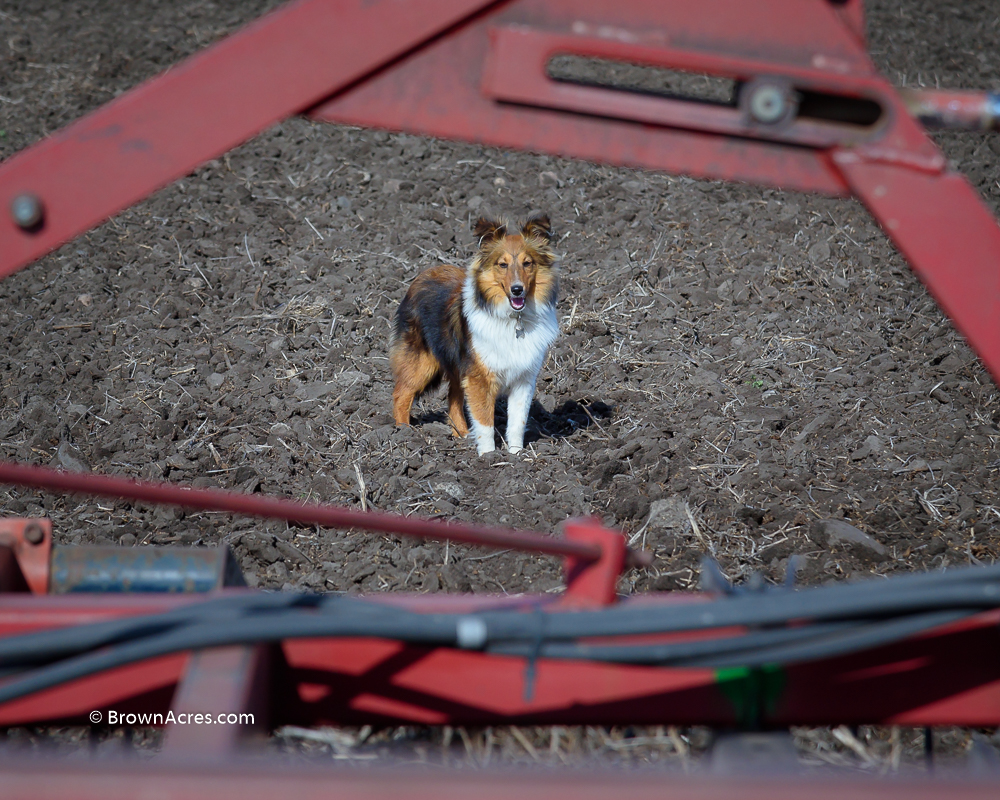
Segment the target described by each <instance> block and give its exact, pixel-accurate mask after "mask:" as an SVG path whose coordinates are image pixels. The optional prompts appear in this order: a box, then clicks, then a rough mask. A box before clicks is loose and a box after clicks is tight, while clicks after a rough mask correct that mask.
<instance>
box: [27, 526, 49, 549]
mask: <svg viewBox="0 0 1000 800" xmlns="http://www.w3.org/2000/svg"><path fill="white" fill-rule="evenodd" d="M24 539H25V541H27V542H28V544H41V543H42V542H44V541H45V531H44V530H43V529H42V526H41V525H39V524H38V523H37V522H31V523H29V524H28V525H26V526H25V528H24Z"/></svg>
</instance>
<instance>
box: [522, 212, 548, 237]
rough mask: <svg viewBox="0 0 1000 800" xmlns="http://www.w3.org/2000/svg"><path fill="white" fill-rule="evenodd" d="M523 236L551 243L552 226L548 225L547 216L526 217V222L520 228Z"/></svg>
mask: <svg viewBox="0 0 1000 800" xmlns="http://www.w3.org/2000/svg"><path fill="white" fill-rule="evenodd" d="M521 234H522V235H523V236H537V237H539V238H540V239H544V240H545V241H547V242H550V241H552V225H551V224H550V223H549V216H548V214H535V215H533V216H530V217H528V221H527V222H525V223H524V225H522V226H521Z"/></svg>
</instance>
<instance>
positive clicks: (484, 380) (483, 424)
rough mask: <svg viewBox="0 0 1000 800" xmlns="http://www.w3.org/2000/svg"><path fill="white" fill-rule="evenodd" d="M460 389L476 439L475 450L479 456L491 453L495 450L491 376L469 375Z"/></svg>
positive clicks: (494, 394)
mask: <svg viewBox="0 0 1000 800" xmlns="http://www.w3.org/2000/svg"><path fill="white" fill-rule="evenodd" d="M462 388H463V389H465V399H466V401H467V402H468V404H469V416H470V417H471V418H472V432H473V434H475V437H476V450H477V451H478V453H479V455H482V454H483V453H491V452H493V451H494V450H495V449H496V446H495V445H494V444H493V413H494V410H495V406H496V401H497V387H496V383H495V381H494V380H492V376H478V375H471V376H469V377H468V378H466V379H465V380H463V381H462Z"/></svg>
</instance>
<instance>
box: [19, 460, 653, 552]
mask: <svg viewBox="0 0 1000 800" xmlns="http://www.w3.org/2000/svg"><path fill="white" fill-rule="evenodd" d="M0 483H5V484H8V485H12V486H24V487H28V488H32V489H43V490H48V491H54V492H62V493H81V494H89V495H95V496H99V497H112V498H116V499H120V500H134V501H142V502H148V503H155V504H166V505H176V506H183V507H184V508H190V509H195V510H198V511H225V512H228V513H231V514H249V515H250V516H255V517H265V518H271V519H282V520H287V521H289V522H298V523H300V524H304V525H321V526H323V527H327V528H358V529H360V530H365V531H376V532H379V533H393V534H397V535H399V536H419V537H422V538H432V539H446V540H448V541H452V542H463V543H465V544H476V545H483V546H486V547H497V548H511V549H514V550H525V551H528V552H532V553H544V554H546V555H552V556H565V557H571V558H574V559H578V560H580V561H583V562H587V563H591V562H596V561H599V560H600V558H601V556H602V551H601V548H600V546H598V545H594V544H589V543H584V542H575V541H569V540H566V539H555V538H550V537H547V536H542V535H540V534H537V533H529V532H526V531H515V530H508V529H504V528H489V527H486V526H484V525H465V524H462V523H457V522H437V521H435V520H426V519H418V518H414V517H403V516H400V515H397V514H387V513H384V512H380V511H367V512H366V511H355V510H354V509H350V508H344V507H342V506H334V505H330V504H325V503H300V502H298V501H296V500H287V499H284V498H280V497H266V496H263V495H246V494H239V493H238V492H227V491H223V490H220V489H193V488H190V487H187V486H178V485H175V484H169V483H153V482H149V481H135V480H130V479H128V478H118V477H115V476H111V475H91V474H84V473H77V472H63V471H61V470H54V469H49V468H48V467H33V466H29V465H27V464H15V463H10V462H0ZM631 552H633V553H634V555H633V558H634V559H635V563H637V564H639V563H642V564H648V563H649V558H650V555H649V554H648V553H639V552H638V551H631Z"/></svg>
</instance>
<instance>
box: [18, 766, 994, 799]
mask: <svg viewBox="0 0 1000 800" xmlns="http://www.w3.org/2000/svg"><path fill="white" fill-rule="evenodd" d="M40 767H41V764H39V763H38V762H33V761H32V760H30V759H28V758H25V757H21V758H19V759H18V760H16V761H15V760H4V761H0V771H2V772H3V781H4V786H3V789H4V796H5V797H6V798H8V800H47V799H48V798H51V800H66V798H69V797H72V798H76V799H77V800H146V798H149V797H150V796H151V795H154V796H155V797H157V798H159V799H161V800H258V799H259V800H273V798H275V797H294V798H296V800H327V798H331V797H335V798H338V800H398V799H399V798H403V797H405V798H407V800H469V798H476V800H510V798H511V797H516V798H518V799H519V800H552V798H559V797H563V798H567V797H571V798H574V800H609V798H618V797H621V796H622V795H623V794H627V795H628V796H629V797H630V798H635V800H646V799H647V798H649V799H650V800H652V798H656V799H657V800H733V798H739V800H802V798H804V797H808V798H809V799H810V800H940V798H948V800H993V799H994V798H995V797H996V783H995V782H994V781H991V780H989V779H987V778H971V777H970V778H965V779H960V778H955V777H952V778H950V779H949V778H948V777H934V776H927V775H922V776H920V777H907V778H898V779H891V778H873V777H868V776H865V777H862V776H858V775H852V776H844V775H831V774H824V775H823V776H822V779H818V778H817V777H811V778H809V777H803V776H788V775H761V774H759V772H757V773H756V774H754V775H741V776H713V775H705V774H700V775H699V774H693V775H686V774H683V773H680V772H669V773H664V772H660V771H655V770H639V771H630V772H628V773H627V775H625V774H623V773H622V772H621V771H617V770H616V771H603V772H602V771H597V770H579V771H573V772H567V771H564V770H563V771H555V770H553V771H550V772H546V771H541V770H538V769H535V770H531V771H528V772H518V771H503V772H502V771H490V770H464V769H463V770H461V771H455V772H452V773H449V774H445V773H442V772H440V771H436V770H429V769H423V770H419V771H411V770H407V769H393V770H385V771H383V770H377V769H336V768H333V767H323V766H320V765H318V764H315V763H313V764H308V763H307V764H302V763H296V764H295V765H294V766H290V765H288V764H282V765H275V766H270V767H268V766H266V765H264V764H261V763H260V762H249V763H247V762H239V761H236V762H230V763H222V764H217V765H213V766H209V765H206V764H204V763H198V762H184V761H180V762H177V761H174V762H168V763H152V764H150V763H145V764H140V763H135V762H134V761H133V762H127V761H126V762H118V763H114V764H109V763H107V762H105V763H100V762H98V763H89V764H88V763H81V762H79V761H74V762H69V763H62V764H51V763H48V762H45V767H44V770H42V769H40Z"/></svg>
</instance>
